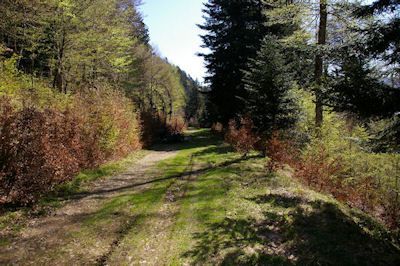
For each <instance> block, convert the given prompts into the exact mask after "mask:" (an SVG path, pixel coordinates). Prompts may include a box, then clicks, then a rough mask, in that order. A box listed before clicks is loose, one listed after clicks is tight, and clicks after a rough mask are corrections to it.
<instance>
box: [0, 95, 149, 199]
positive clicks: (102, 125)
mask: <svg viewBox="0 0 400 266" xmlns="http://www.w3.org/2000/svg"><path fill="white" fill-rule="evenodd" d="M10 102H11V101H10V98H7V97H3V98H2V99H1V100H0V139H1V142H0V195H1V198H0V203H15V204H29V203H31V202H34V201H35V200H37V199H38V198H39V197H40V196H41V195H43V194H44V193H47V192H48V191H51V190H52V189H53V188H54V187H55V186H56V185H59V184H61V183H63V182H66V181H69V180H71V179H72V178H73V177H74V176H75V175H76V173H77V172H78V171H80V170H82V169H86V168H92V167H95V166H98V165H99V164H100V163H102V162H104V161H106V160H110V159H114V158H118V157H121V156H124V155H126V154H127V153H128V152H130V151H132V150H135V149H139V148H140V146H141V144H140V139H139V132H140V127H139V125H138V123H137V119H136V115H135V113H134V112H133V109H132V107H131V105H130V103H129V101H128V100H127V99H126V98H124V97H123V96H122V95H120V94H119V93H117V92H113V91H108V90H104V91H97V92H87V93H85V94H79V95H74V97H73V102H72V104H70V105H69V106H68V107H67V108H66V109H65V110H62V109H56V108H54V107H46V108H38V107H35V106H33V105H32V106H22V107H21V108H16V107H14V106H12V104H11V103H10Z"/></svg>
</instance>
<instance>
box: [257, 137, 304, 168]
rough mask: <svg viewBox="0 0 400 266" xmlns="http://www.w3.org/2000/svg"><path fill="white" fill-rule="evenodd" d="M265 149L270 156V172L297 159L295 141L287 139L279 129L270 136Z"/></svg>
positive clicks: (268, 165)
mask: <svg viewBox="0 0 400 266" xmlns="http://www.w3.org/2000/svg"><path fill="white" fill-rule="evenodd" d="M261 148H262V146H261ZM264 149H265V155H266V156H268V158H269V161H268V164H267V169H268V171H269V172H272V171H276V170H278V169H279V168H280V167H282V166H284V165H285V164H288V165H293V164H295V163H296V161H297V153H298V151H297V150H296V149H295V145H294V143H293V142H291V141H289V140H285V139H284V138H283V137H282V136H280V134H279V132H277V131H276V132H274V133H273V134H272V136H271V137H270V138H269V140H268V141H267V143H266V147H264Z"/></svg>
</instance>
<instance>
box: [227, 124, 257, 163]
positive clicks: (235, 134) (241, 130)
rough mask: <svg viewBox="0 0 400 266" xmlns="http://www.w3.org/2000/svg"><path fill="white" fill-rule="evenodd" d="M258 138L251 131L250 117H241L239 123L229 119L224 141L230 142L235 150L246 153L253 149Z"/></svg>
mask: <svg viewBox="0 0 400 266" xmlns="http://www.w3.org/2000/svg"><path fill="white" fill-rule="evenodd" d="M259 140H260V138H259V137H258V136H257V135H256V134H255V133H254V132H253V122H252V121H251V119H250V118H247V117H245V118H241V119H240V124H239V125H237V123H236V122H235V121H234V120H231V121H229V126H228V131H227V132H226V134H225V141H226V142H228V143H229V144H231V145H232V146H233V148H234V149H235V150H236V151H237V152H240V153H243V154H245V155H246V154H247V153H249V152H250V151H251V150H253V149H254V147H255V144H256V143H257V142H258V141H259Z"/></svg>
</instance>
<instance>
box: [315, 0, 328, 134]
mask: <svg viewBox="0 0 400 266" xmlns="http://www.w3.org/2000/svg"><path fill="white" fill-rule="evenodd" d="M327 20H328V12H327V0H320V3H319V26H318V40H317V44H318V46H319V47H320V46H322V45H325V44H326V28H327ZM323 73H324V59H323V54H322V52H321V51H318V52H317V55H316V56H315V83H316V88H315V126H316V127H317V128H320V127H321V125H322V122H323V118H324V116H323V109H324V106H323V97H322V96H323V95H322V90H321V86H322V76H323Z"/></svg>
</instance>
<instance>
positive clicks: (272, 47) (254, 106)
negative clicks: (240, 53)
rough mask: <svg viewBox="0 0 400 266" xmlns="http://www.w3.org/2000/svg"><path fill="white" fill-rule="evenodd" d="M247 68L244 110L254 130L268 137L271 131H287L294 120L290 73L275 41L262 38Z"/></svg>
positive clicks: (294, 109) (294, 104) (271, 38)
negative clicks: (261, 43)
mask: <svg viewBox="0 0 400 266" xmlns="http://www.w3.org/2000/svg"><path fill="white" fill-rule="evenodd" d="M249 68H250V71H249V72H248V73H247V74H246V78H245V83H246V90H247V91H248V98H247V99H246V108H247V110H248V112H249V115H250V116H251V118H252V120H253V122H254V125H255V129H256V131H257V132H258V133H259V134H262V135H266V136H270V135H271V134H272V132H273V131H276V130H283V129H288V128H290V127H291V126H292V125H293V124H294V123H295V121H296V119H297V118H296V115H297V108H296V103H295V99H294V98H293V96H292V95H291V92H290V89H291V86H292V84H291V82H290V80H291V78H290V74H289V73H288V71H287V70H288V69H287V68H286V66H285V63H284V58H283V51H282V50H281V47H280V45H279V43H278V42H277V40H276V39H274V38H273V37H266V38H265V39H264V42H263V45H262V48H261V50H260V51H259V53H258V55H257V57H256V58H255V59H254V60H252V61H250V66H249Z"/></svg>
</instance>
